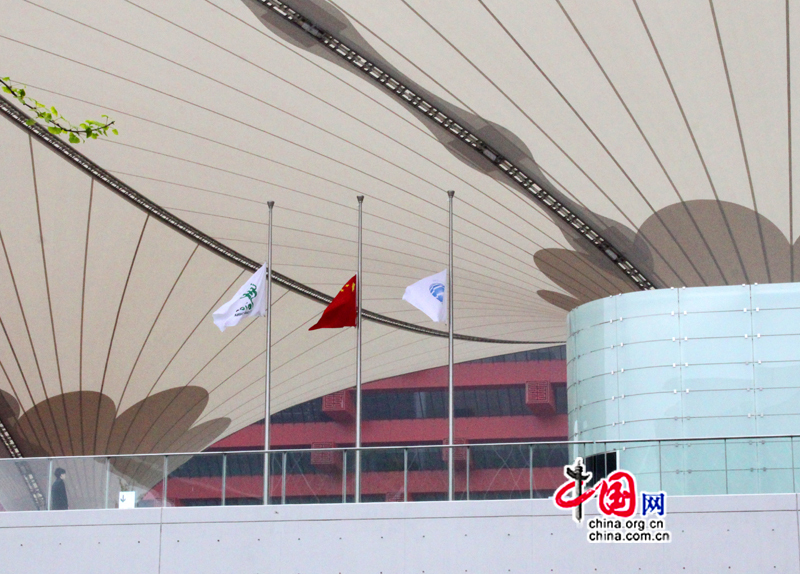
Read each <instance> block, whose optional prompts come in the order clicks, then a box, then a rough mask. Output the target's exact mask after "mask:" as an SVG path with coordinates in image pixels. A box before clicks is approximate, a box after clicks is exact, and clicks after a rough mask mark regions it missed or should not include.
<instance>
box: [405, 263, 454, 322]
mask: <svg viewBox="0 0 800 574" xmlns="http://www.w3.org/2000/svg"><path fill="white" fill-rule="evenodd" d="M403 301H408V302H409V303H411V304H412V305H414V307H416V308H417V309H419V310H420V311H422V312H423V313H425V314H426V315H427V316H428V317H430V318H431V321H435V322H437V323H446V322H447V270H444V271H441V272H439V273H437V274H436V275H431V276H430V277H426V278H425V279H420V280H419V281H417V282H416V283H414V284H413V285H409V286H408V287H406V292H405V294H403Z"/></svg>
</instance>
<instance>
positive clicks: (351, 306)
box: [308, 275, 358, 331]
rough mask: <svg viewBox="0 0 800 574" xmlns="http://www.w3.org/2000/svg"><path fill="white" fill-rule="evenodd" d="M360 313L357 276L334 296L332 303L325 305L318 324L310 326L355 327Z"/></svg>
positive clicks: (310, 329) (322, 327)
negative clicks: (357, 301)
mask: <svg viewBox="0 0 800 574" xmlns="http://www.w3.org/2000/svg"><path fill="white" fill-rule="evenodd" d="M357 316H358V313H357V311H356V276H355V275H353V278H352V279H350V281H348V282H347V283H345V284H344V287H342V290H341V291H339V293H338V294H337V295H336V297H334V298H333V301H331V304H330V305H328V306H327V307H325V310H324V311H323V312H322V317H320V318H319V321H317V324H316V325H314V326H313V327H311V328H309V329H308V330H309V331H313V330H314V329H336V328H339V327H355V326H356V320H357Z"/></svg>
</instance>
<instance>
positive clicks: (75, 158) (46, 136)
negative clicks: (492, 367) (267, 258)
mask: <svg viewBox="0 0 800 574" xmlns="http://www.w3.org/2000/svg"><path fill="white" fill-rule="evenodd" d="M0 113H2V114H3V115H5V116H6V117H7V118H8V119H9V120H10V121H11V122H12V123H14V124H16V125H17V126H18V127H20V128H22V129H23V130H25V131H26V132H28V133H29V134H31V135H32V136H33V137H35V138H36V139H38V140H39V141H41V142H42V143H43V144H45V145H46V146H48V147H49V148H50V149H52V150H53V151H55V152H56V153H58V154H59V155H60V156H62V157H64V158H65V159H67V160H68V161H69V162H70V163H72V164H73V165H75V166H77V167H78V168H79V169H80V170H81V171H83V172H84V173H86V174H87V175H89V176H90V177H92V178H94V179H95V180H97V181H98V182H100V183H102V184H103V185H105V186H106V187H107V188H109V189H110V190H111V191H113V192H115V193H117V194H118V195H121V196H122V197H124V198H125V199H127V200H128V201H130V202H131V203H133V204H134V205H136V206H137V207H139V208H140V209H142V210H143V211H145V212H147V213H149V214H150V215H151V216H153V217H155V218H156V219H158V220H160V221H161V222H162V223H165V224H166V225H168V226H170V227H172V228H173V229H175V230H176V231H178V232H179V233H182V234H183V235H185V236H187V237H189V238H190V239H192V240H193V241H195V242H196V243H198V244H200V245H201V246H202V247H205V248H206V249H208V250H210V251H213V252H214V253H216V254H217V255H220V256H222V257H224V258H226V259H228V260H229V261H231V262H232V263H235V264H236V265H238V266H239V267H242V268H244V269H249V270H251V271H257V270H258V269H259V268H260V267H261V264H260V263H258V262H256V261H253V260H252V259H250V258H249V257H245V256H244V255H242V254H241V253H239V252H238V251H236V250H234V249H231V248H230V247H228V246H227V245H225V244H223V243H220V242H219V241H217V240H216V239H214V238H213V237H210V236H209V235H206V234H205V233H203V232H202V231H200V230H199V229H197V228H195V227H193V226H192V225H190V224H189V223H187V222H185V221H184V220H182V219H181V218H179V217H177V216H175V215H174V214H172V213H170V212H169V211H167V210H166V209H164V208H163V207H161V206H160V205H158V204H156V203H154V202H153V201H151V200H150V199H148V198H147V197H145V196H144V195H142V194H141V193H139V192H138V191H136V190H135V189H133V188H132V187H131V186H129V185H128V184H127V183H125V182H123V181H122V180H120V179H118V178H117V177H115V176H114V175H112V174H111V173H109V172H108V171H106V170H105V169H103V168H102V167H100V166H99V165H97V164H96V163H94V162H93V161H92V160H90V159H89V158H87V157H86V156H85V155H83V154H82V153H80V152H79V151H78V150H76V149H75V148H74V147H72V146H71V145H69V144H68V143H67V142H65V141H64V140H62V139H61V138H60V137H58V136H56V135H53V134H51V133H50V132H48V131H47V130H46V129H45V128H44V127H42V126H41V125H39V124H38V123H34V124H33V125H27V124H26V123H25V122H26V121H27V120H29V119H30V118H29V116H28V115H27V114H25V113H24V112H23V111H22V110H20V109H19V108H17V107H16V106H15V105H14V104H12V103H11V102H9V101H8V100H7V99H6V98H5V97H3V96H2V95H0ZM272 278H273V281H275V283H277V284H278V285H280V286H281V287H284V288H286V289H288V290H290V291H293V292H295V293H297V294H299V295H302V296H304V297H307V298H309V299H312V300H314V301H317V302H319V303H323V304H325V305H328V304H329V303H330V302H331V301H333V297H331V296H329V295H326V294H325V293H323V292H322V291H317V290H316V289H313V288H311V287H309V286H308V285H304V284H303V283H300V282H299V281H295V280H294V279H291V278H289V277H287V276H286V275H283V274H281V273H278V272H276V271H273V273H272ZM363 316H364V319H366V320H368V321H373V322H375V323H380V324H382V325H386V326H389V327H394V328H396V329H403V330H404V331H411V332H414V333H419V334H421V335H430V336H433V337H447V336H448V334H447V332H446V331H439V330H438V329H430V328H428V327H422V326H420V325H415V324H414V323H408V322H406V321H399V320H397V319H393V318H391V317H387V316H386V315H381V314H379V313H375V312H372V311H368V310H366V309H365V310H364V311H363ZM455 338H456V339H457V340H460V341H471V342H475V343H504V344H512V345H517V344H518V345H562V344H564V341H509V340H505V339H491V338H487V337H474V336H472V335H463V334H456V335H455Z"/></svg>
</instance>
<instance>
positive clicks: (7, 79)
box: [0, 76, 11, 82]
mask: <svg viewBox="0 0 800 574" xmlns="http://www.w3.org/2000/svg"><path fill="white" fill-rule="evenodd" d="M0 80H3V81H4V82H9V81H11V78H9V77H8V76H6V77H5V78H0Z"/></svg>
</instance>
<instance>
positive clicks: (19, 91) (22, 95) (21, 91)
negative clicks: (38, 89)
mask: <svg viewBox="0 0 800 574" xmlns="http://www.w3.org/2000/svg"><path fill="white" fill-rule="evenodd" d="M17 95H18V96H19V97H20V98H24V97H25V89H24V88H20V89H19V90H17Z"/></svg>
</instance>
